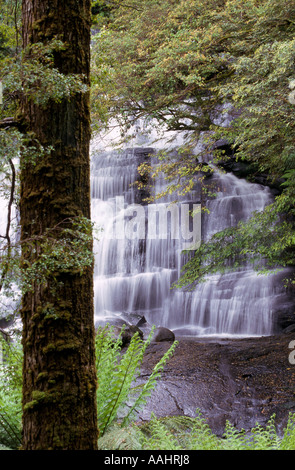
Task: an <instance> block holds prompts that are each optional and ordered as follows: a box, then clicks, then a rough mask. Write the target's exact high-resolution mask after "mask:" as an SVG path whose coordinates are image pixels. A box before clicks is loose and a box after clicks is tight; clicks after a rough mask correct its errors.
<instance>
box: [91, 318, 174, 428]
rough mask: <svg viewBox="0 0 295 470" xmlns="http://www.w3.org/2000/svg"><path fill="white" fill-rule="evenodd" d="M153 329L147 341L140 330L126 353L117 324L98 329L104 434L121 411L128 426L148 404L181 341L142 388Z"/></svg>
mask: <svg viewBox="0 0 295 470" xmlns="http://www.w3.org/2000/svg"><path fill="white" fill-rule="evenodd" d="M153 332H154V328H152V331H151V333H150V335H149V336H148V338H147V340H146V341H143V340H142V339H141V338H140V337H139V335H138V333H136V334H135V335H134V336H133V337H132V338H131V341H130V344H129V346H128V348H127V350H126V351H125V352H124V353H122V351H121V346H122V333H121V334H120V335H119V337H118V338H117V339H115V336H114V328H113V327H110V326H109V325H106V326H105V327H104V328H100V329H99V330H98V332H97V335H96V358H97V359H96V368H97V375H98V390H97V408H98V425H99V429H100V434H101V436H103V434H104V432H105V430H106V428H107V427H108V426H110V425H111V424H112V423H113V421H114V420H115V419H116V418H118V412H119V411H120V412H121V417H122V426H125V425H126V424H128V422H130V420H131V418H132V416H133V415H134V413H136V412H137V411H138V409H139V408H140V407H142V406H144V404H145V403H146V400H147V398H148V397H149V396H150V394H151V393H152V390H153V389H154V388H155V386H156V382H157V380H158V378H159V377H160V375H161V372H162V370H163V367H164V366H165V364H166V362H167V360H168V359H169V357H170V356H171V354H173V351H174V349H175V347H176V345H177V344H178V343H177V342H175V343H173V345H172V346H171V347H170V349H169V350H168V351H167V352H166V353H165V354H164V356H163V357H162V359H161V360H160V361H159V363H158V364H157V365H156V366H155V368H154V370H153V371H152V373H151V375H150V377H149V379H148V380H147V382H146V383H145V384H144V385H143V386H142V387H135V381H136V379H137V378H138V376H139V374H140V366H141V364H142V360H143V356H144V353H145V351H146V348H147V346H148V345H149V344H150V342H151V338H152V335H153ZM127 403H128V405H127ZM122 409H123V410H122Z"/></svg>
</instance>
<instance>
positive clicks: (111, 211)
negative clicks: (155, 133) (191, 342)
mask: <svg viewBox="0 0 295 470" xmlns="http://www.w3.org/2000/svg"><path fill="white" fill-rule="evenodd" d="M148 144H149V140H148V139H142V136H141V141H140V142H138V140H137V141H135V140H133V146H132V147H131V146H130V147H129V148H124V149H122V150H120V151H118V150H112V149H111V148H107V146H106V147H102V148H97V147H95V146H94V150H93V155H92V173H91V175H92V218H93V220H94V221H95V223H96V225H97V226H98V227H101V228H102V229H103V230H102V232H100V234H99V241H98V242H97V243H96V244H95V250H96V265H95V274H94V287H95V321H96V322H98V323H99V322H100V321H105V320H106V319H111V318H112V319H114V318H120V319H123V320H126V319H127V318H128V319H130V316H131V317H132V315H133V316H134V318H140V316H141V315H143V316H144V317H145V318H146V320H147V321H148V322H149V323H151V324H155V325H157V326H160V325H161V326H165V327H168V328H170V329H172V330H173V331H175V333H176V334H178V335H201V336H207V335H214V336H216V335H225V336H237V335H238V336H255V335H270V334H272V333H273V331H274V312H273V305H274V304H275V300H276V299H277V298H281V297H280V296H282V292H281V291H280V290H279V289H278V287H277V286H278V282H277V277H276V275H275V274H270V275H267V276H262V275H258V274H257V273H256V272H254V271H253V270H252V269H251V267H250V266H245V267H243V268H240V269H238V270H236V271H235V272H228V273H225V274H222V275H212V276H210V277H209V279H208V280H207V281H206V282H204V283H200V284H199V285H198V286H197V287H196V288H195V289H194V290H193V291H192V292H185V291H182V290H175V289H171V286H172V284H173V283H174V282H175V281H176V280H177V279H178V277H179V275H180V269H181V266H182V265H183V262H184V260H183V255H182V249H183V248H184V242H185V243H187V241H188V237H189V235H191V234H192V233H193V231H190V229H189V227H188V226H186V231H185V233H184V234H183V233H182V234H179V233H176V234H175V233H173V232H177V228H175V226H172V225H173V222H174V221H175V220H177V223H178V228H180V227H181V229H183V224H182V223H181V216H182V212H184V211H183V209H184V207H186V208H188V207H189V208H190V210H191V209H192V208H194V207H197V205H198V204H199V202H200V200H199V195H198V191H196V192H192V193H191V194H190V197H189V199H188V198H183V200H181V201H180V202H179V204H178V205H173V204H171V201H170V202H169V198H164V199H162V200H160V202H158V203H157V204H145V205H144V203H143V202H142V199H141V196H142V195H141V194H140V191H139V190H138V189H137V188H136V187H135V186H134V185H132V183H134V181H135V180H136V179H137V177H138V174H137V167H138V165H139V163H141V162H143V161H148V160H149V158H150V155H151V154H155V152H156V151H157V149H156V148H154V147H149V146H148ZM158 145H161V144H158ZM213 180H214V182H215V183H216V187H217V195H216V197H215V198H213V199H212V200H211V201H209V203H208V204H209V210H210V214H209V215H207V216H206V215H202V218H200V216H199V217H198V218H197V219H196V220H197V222H196V223H197V224H199V226H198V227H197V228H196V230H197V233H198V236H197V237H196V239H195V240H193V241H194V242H198V241H199V239H200V228H201V227H200V225H202V232H203V238H205V239H209V238H210V237H211V236H212V235H213V234H214V233H215V232H218V231H220V230H222V229H224V228H226V227H229V226H232V225H235V224H236V223H237V222H238V221H239V220H246V219H247V218H249V217H250V215H251V213H252V212H253V211H261V210H263V209H264V207H265V206H266V205H268V204H270V203H271V202H272V200H273V199H272V194H271V191H270V190H269V188H268V187H266V186H262V185H259V184H253V183H249V182H247V181H245V180H243V179H239V178H237V177H236V176H234V175H233V174H231V173H220V172H218V171H215V172H214V175H213ZM157 184H158V185H161V184H162V183H161V182H158V183H157ZM160 187H161V186H160ZM157 189H159V188H157ZM161 207H162V208H164V212H162V213H161ZM153 211H156V212H158V213H159V215H158V219H157V221H158V226H157V230H158V231H156V230H155V231H154V235H153V236H152V237H149V231H148V230H149V229H147V225H148V224H150V222H151V220H150V217H149V215H150V214H151V213H153ZM173 211H174V212H173ZM167 213H169V214H170V217H171V218H170V225H169V223H168V222H167V223H168V225H165V220H164V219H165V217H166V216H167ZM153 220H154V222H155V220H156V219H153ZM200 221H202V224H201V223H200ZM193 222H194V219H193V220H190V222H189V223H190V226H191V225H192V223H193ZM126 233H127V234H128V236H126ZM186 246H187V245H186Z"/></svg>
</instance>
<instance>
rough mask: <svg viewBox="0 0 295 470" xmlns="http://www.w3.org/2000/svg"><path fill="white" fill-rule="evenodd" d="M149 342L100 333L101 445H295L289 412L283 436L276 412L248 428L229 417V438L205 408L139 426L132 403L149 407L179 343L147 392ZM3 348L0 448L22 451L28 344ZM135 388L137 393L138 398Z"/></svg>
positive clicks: (162, 447)
mask: <svg viewBox="0 0 295 470" xmlns="http://www.w3.org/2000/svg"><path fill="white" fill-rule="evenodd" d="M148 344H149V340H148V341H147V342H144V341H140V340H139V338H138V336H137V335H136V336H134V337H133V339H132V343H131V344H130V345H129V347H128V349H126V350H122V349H121V346H122V345H121V337H119V338H115V337H114V330H113V329H112V328H110V327H109V326H106V327H105V328H101V329H99V331H98V333H97V338H96V354H97V365H98V366H99V369H98V378H99V388H98V394H97V398H98V408H99V412H98V414H99V426H101V429H100V430H101V435H100V439H99V442H98V447H99V449H102V450H294V449H295V414H294V413H290V414H289V418H288V421H287V425H286V427H285V429H284V430H283V432H282V433H281V434H279V433H278V432H277V430H276V426H275V416H272V417H271V418H270V419H269V421H268V422H267V425H266V426H265V427H263V426H261V425H258V424H257V425H256V426H255V427H254V428H253V429H251V430H250V431H247V432H246V431H245V430H243V429H242V430H237V429H236V428H235V427H234V426H233V425H232V424H231V423H230V422H229V421H227V422H226V426H225V430H224V434H223V436H222V437H218V436H216V435H215V434H214V433H213V432H212V431H211V429H210V427H209V425H208V423H207V420H206V419H205V418H204V417H203V416H202V414H201V412H200V410H197V412H196V416H195V417H194V418H191V417H188V416H171V417H165V418H157V417H156V416H155V414H154V413H153V414H152V416H151V419H150V420H149V421H148V422H146V423H142V424H138V423H137V424H136V423H135V422H134V421H132V419H134V415H133V411H135V408H133V409H132V407H133V405H134V404H135V402H137V404H136V409H137V407H138V406H144V404H145V402H146V399H147V397H148V396H149V394H150V392H151V391H152V389H153V388H154V386H155V384H156V380H157V379H158V378H159V377H160V372H161V371H162V369H163V366H164V365H165V364H166V362H167V360H168V359H169V357H170V355H171V354H173V351H174V348H175V347H176V345H177V342H176V343H174V344H173V345H172V347H171V348H170V349H169V350H168V351H167V353H166V354H165V355H164V356H163V357H162V359H161V360H160V361H159V363H158V364H157V365H156V366H155V369H154V372H153V373H152V375H153V379H152V380H151V383H150V384H149V385H147V387H146V388H145V390H143V389H141V390H138V389H137V387H136V386H135V383H134V382H135V380H136V377H137V375H138V373H139V371H140V364H141V360H142V357H143V354H144V351H145V350H146V347H147V345H148ZM0 346H1V348H2V351H3V361H0V449H2V448H7V449H18V448H20V445H21V415H22V347H21V342H20V340H19V338H18V337H16V338H15V339H14V341H13V342H10V343H7V342H6V341H4V339H3V338H2V337H1V336H0ZM129 348H130V350H129ZM103 366H104V369H103ZM148 381H149V380H148ZM148 381H147V382H146V383H148ZM134 389H135V390H136V392H137V393H136V397H137V398H136V399H135V400H134V394H133V392H134ZM130 404H131V408H130ZM120 408H121V410H120ZM122 409H123V413H122ZM124 410H125V413H124ZM130 421H131V422H130Z"/></svg>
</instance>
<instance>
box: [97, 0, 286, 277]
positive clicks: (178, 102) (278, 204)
mask: <svg viewBox="0 0 295 470" xmlns="http://www.w3.org/2000/svg"><path fill="white" fill-rule="evenodd" d="M128 3H129V5H130V8H124V2H123V4H122V5H121V7H119V8H118V9H116V10H114V11H113V17H112V21H110V23H109V24H108V25H107V26H106V27H105V29H104V30H102V31H101V33H100V35H99V37H97V40H96V41H95V45H94V61H96V57H97V58H98V60H97V62H96V67H95V68H94V69H93V72H94V75H97V76H98V77H101V75H102V74H103V73H104V74H105V80H103V81H102V82H101V83H102V84H101V86H100V85H99V83H97V84H96V93H95V96H93V99H94V103H95V102H96V100H99V106H100V109H103V112H102V119H103V120H104V122H106V121H107V120H110V119H112V118H114V117H116V118H117V120H118V123H119V125H121V126H122V129H126V128H128V126H129V125H130V123H131V122H132V120H136V119H137V118H147V119H151V118H153V119H155V120H156V121H157V122H158V123H159V124H163V125H164V128H165V129H168V130H181V131H187V134H186V135H187V143H186V145H185V146H184V148H183V149H181V151H179V152H178V155H177V156H176V158H175V156H174V157H171V156H170V155H169V154H166V158H165V159H160V161H159V162H158V163H157V164H155V165H152V166H151V167H150V168H148V167H147V166H145V167H142V168H141V169H140V171H142V172H143V173H144V174H146V173H147V172H150V175H151V176H152V177H155V178H156V177H157V175H158V174H159V173H160V172H163V173H164V175H165V177H166V181H167V185H168V188H167V190H166V192H169V193H173V192H175V194H176V198H177V197H178V196H179V195H180V194H183V193H185V192H190V191H192V189H193V187H194V185H195V184H196V182H197V180H198V178H199V177H200V175H201V178H203V177H204V166H203V165H202V164H201V161H202V160H201V158H202V157H207V156H208V155H213V156H214V158H215V161H216V162H218V161H219V160H220V158H224V156H223V155H222V154H220V152H218V151H214V143H215V142H216V141H217V140H219V139H226V140H227V141H228V142H229V144H230V145H231V146H232V148H233V150H234V151H235V154H236V158H237V159H240V160H245V161H246V162H247V163H249V164H251V167H252V171H253V173H259V172H260V173H261V172H262V173H264V174H267V175H268V178H269V182H270V183H274V182H276V184H277V186H278V184H279V183H283V184H282V185H281V186H280V194H279V195H278V197H277V198H276V201H275V203H274V204H273V205H272V206H271V208H267V209H266V211H265V213H264V215H263V216H261V215H259V214H255V215H254V217H253V219H251V220H250V221H249V223H248V225H246V224H243V226H241V225H239V226H238V228H237V230H236V231H234V230H231V233H228V232H227V231H226V232H224V233H223V234H220V235H217V237H215V238H214V239H213V240H211V241H209V246H208V247H204V248H201V250H199V251H197V253H196V257H195V260H194V261H192V262H191V263H189V264H188V265H187V266H186V268H185V269H186V272H187V276H186V277H185V278H184V279H183V280H182V281H180V284H181V285H186V282H187V281H192V282H194V281H198V280H199V279H200V277H202V273H205V274H206V272H209V270H210V268H212V270H213V271H216V269H217V270H219V269H223V265H224V264H225V265H226V266H227V268H230V263H229V261H232V259H233V258H234V263H232V264H231V266H232V267H236V266H237V265H239V264H240V263H243V262H244V259H245V253H246V251H248V252H249V253H251V256H252V257H253V260H255V262H256V263H257V265H258V264H259V263H260V268H261V270H262V271H263V270H264V262H265V258H268V260H269V264H270V265H271V266H274V267H276V265H278V264H279V265H281V266H286V265H287V266H288V265H291V264H292V263H293V262H294V256H293V254H292V253H293V252H294V202H295V193H294V178H295V176H294V175H295V172H294V168H295V159H294V156H295V154H294V139H295V134H294V131H295V127H294V126H295V124H294V99H293V100H292V97H294V90H293V86H294V77H295V66H294V64H295V60H294V59H295V49H294V32H295V26H294V25H295V2H294V0H288V1H286V2H284V3H283V5H282V2H280V1H279V0H275V1H269V0H263V1H261V2H256V1H255V0H247V1H246V2H245V1H241V0H232V1H227V2H225V1H214V2H213V1H209V2H203V1H201V0H184V1H180V2H175V1H174V0H165V1H163V2H156V1H155V2H154V1H152V2H151V1H150V0H143V1H142V2H141V3H140V5H138V3H137V2H136V0H131V1H130V2H128ZM99 58H103V59H102V60H101V62H99ZM292 90H293V91H292ZM94 106H95V105H94ZM224 106H225V108H223V107H224ZM222 109H224V111H227V112H228V113H229V115H230V116H232V118H234V120H233V121H232V122H231V125H230V126H228V125H227V126H225V125H224V123H223V122H222V119H218V120H216V119H215V118H216V117H221V110H222ZM97 116H98V117H99V113H97ZM123 132H124V131H123ZM200 136H201V138H202V141H203V143H204V146H203V150H202V151H201V153H200V155H199V157H200V159H199V161H197V158H196V156H195V155H194V154H193V153H192V148H193V147H194V145H195V144H196V142H197V141H198V140H199V139H200ZM159 196H161V195H159ZM282 215H283V216H282ZM262 231H264V234H265V233H267V234H268V236H267V237H264V238H265V240H263V237H262ZM281 242H282V243H281ZM203 256H205V257H204V258H203ZM201 259H202V260H203V261H204V263H203V264H204V266H203V267H202V269H201V268H200V267H199V264H200V260H201ZM207 262H208V263H207ZM206 263H207V265H206ZM189 271H190V272H189ZM211 272H212V271H211Z"/></svg>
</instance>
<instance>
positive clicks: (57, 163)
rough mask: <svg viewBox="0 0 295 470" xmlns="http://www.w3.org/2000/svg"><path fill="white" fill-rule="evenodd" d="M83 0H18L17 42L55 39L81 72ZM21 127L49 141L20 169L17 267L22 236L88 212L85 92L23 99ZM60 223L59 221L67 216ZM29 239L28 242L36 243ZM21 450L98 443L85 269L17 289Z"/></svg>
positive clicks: (60, 56)
mask: <svg viewBox="0 0 295 470" xmlns="http://www.w3.org/2000/svg"><path fill="white" fill-rule="evenodd" d="M90 3H91V2H90V0H23V13H22V16H23V48H26V47H27V46H30V45H31V44H34V43H36V42H43V43H44V44H46V42H47V41H50V40H52V39H53V38H58V39H60V40H62V41H63V42H64V43H65V44H66V48H65V50H63V51H57V52H56V53H55V58H54V60H55V63H54V66H55V67H57V68H58V69H59V70H60V72H62V73H63V74H69V73H75V74H84V76H85V80H86V82H87V83H89V73H90ZM22 115H23V119H24V122H25V125H26V127H27V130H28V131H29V132H30V133H31V135H32V136H33V139H36V140H37V141H38V142H39V143H40V144H41V145H42V146H44V147H47V146H52V147H53V150H52V151H51V152H50V153H49V154H46V155H45V156H44V155H43V156H42V158H40V159H38V160H37V161H36V162H34V163H30V162H28V161H26V162H25V161H23V162H22V163H23V164H22V168H21V195H20V212H21V227H22V233H21V238H22V242H23V246H24V249H23V261H24V265H25V266H30V263H32V261H34V260H35V259H36V256H40V247H39V248H38V246H37V249H35V250H32V249H31V248H32V246H31V247H29V246H28V244H26V243H25V240H27V239H32V238H33V237H40V236H41V237H42V236H43V235H44V234H45V232H46V230H48V229H50V230H51V236H60V235H59V234H58V233H56V234H55V230H54V227H56V226H59V228H61V227H63V226H65V225H64V221H65V220H67V221H69V220H72V219H73V218H75V217H77V216H84V217H87V218H89V219H90V168H89V166H90V165H89V141H90V112H89V96H88V94H87V93H76V94H75V95H74V96H73V97H72V98H71V99H69V100H63V101H62V102H61V103H56V102H54V100H50V101H49V102H48V103H47V104H46V106H45V107H44V106H43V107H42V106H38V105H36V104H34V103H33V102H32V101H31V100H29V99H26V97H24V98H23V100H22ZM67 226H68V225H67ZM35 248H36V246H35ZM21 314H22V321H23V349H24V366H23V449H24V450H39V449H41V450H83V449H87V450H93V449H96V448H97V437H98V430H97V419H96V373H95V359H94V319H93V272H92V268H86V269H85V270H84V272H83V274H82V275H81V274H80V273H77V272H75V271H69V272H68V271H66V270H61V271H60V272H56V273H55V275H54V279H53V278H50V279H49V280H48V282H47V283H43V284H38V283H37V282H35V283H34V286H33V289H32V291H28V292H26V293H25V294H24V295H23V299H22V312H21Z"/></svg>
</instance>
